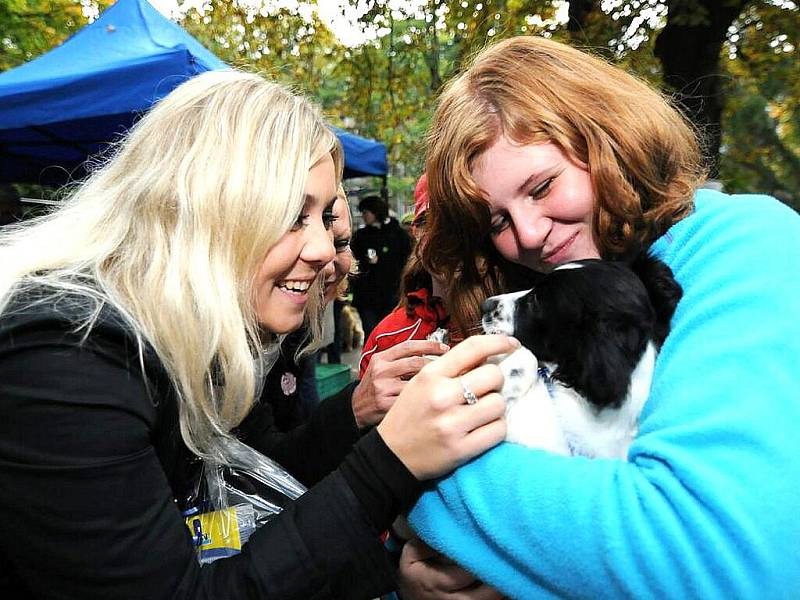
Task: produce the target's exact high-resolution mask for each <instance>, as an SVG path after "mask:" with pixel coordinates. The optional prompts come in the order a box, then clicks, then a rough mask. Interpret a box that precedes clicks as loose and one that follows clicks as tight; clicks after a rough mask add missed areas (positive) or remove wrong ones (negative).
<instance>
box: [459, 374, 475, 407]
mask: <svg viewBox="0 0 800 600" xmlns="http://www.w3.org/2000/svg"><path fill="white" fill-rule="evenodd" d="M458 382H459V383H460V384H461V389H462V390H464V392H463V393H462V394H461V395H462V396H464V400H465V401H466V402H467V404H469V405H470V406H471V405H473V404H475V403H476V402H477V401H478V397H477V396H476V395H475V392H473V391H472V390H471V389H469V388H468V387H467V386H466V384H465V383H464V380H463V379H461V378H460V377H459V379H458Z"/></svg>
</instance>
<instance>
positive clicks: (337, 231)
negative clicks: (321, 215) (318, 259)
mask: <svg viewBox="0 0 800 600" xmlns="http://www.w3.org/2000/svg"><path fill="white" fill-rule="evenodd" d="M333 215H334V218H335V219H336V220H335V221H334V222H333V226H332V230H333V246H334V248H335V249H336V256H335V257H334V259H333V263H331V264H330V265H328V266H327V267H326V268H325V270H326V276H325V302H326V303H327V302H330V301H331V300H333V299H334V298H336V292H337V290H338V289H339V284H340V283H341V282H342V280H343V279H344V278H345V277H346V276H347V274H348V273H349V272H350V267H351V266H352V265H353V253H352V252H351V250H350V237H351V235H352V230H351V226H350V207H349V206H348V204H347V200H346V199H345V197H344V194H343V193H340V194H339V195H338V196H337V197H336V203H335V204H334V205H333Z"/></svg>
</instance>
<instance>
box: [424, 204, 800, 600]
mask: <svg viewBox="0 0 800 600" xmlns="http://www.w3.org/2000/svg"><path fill="white" fill-rule="evenodd" d="M695 199H696V207H695V210H694V212H693V213H692V215H690V216H689V217H687V218H686V219H684V220H683V221H681V222H679V223H678V224H676V225H675V226H673V227H672V228H671V229H670V230H669V231H668V232H667V234H666V235H664V236H663V237H661V238H660V239H658V240H657V241H656V242H655V244H654V245H653V247H652V250H653V252H654V254H655V255H656V256H658V257H660V258H661V259H662V260H664V261H665V262H666V263H667V264H668V265H669V266H670V267H671V268H672V270H673V272H674V273H675V277H676V279H677V280H678V281H679V282H680V284H681V285H682V286H683V292H684V295H683V298H682V300H681V301H680V303H679V305H678V308H677V310H676V312H675V315H674V317H673V320H672V330H671V333H670V335H669V337H668V338H667V340H666V342H665V344H664V346H663V348H662V351H661V353H660V354H659V357H658V360H657V363H656V370H655V374H654V379H653V385H652V389H651V392H650V396H649V398H648V400H647V403H646V405H645V407H644V410H643V413H642V415H641V419H640V430H639V435H638V437H637V438H636V440H634V442H633V444H632V445H631V447H630V452H629V459H628V461H627V462H624V461H620V460H604V459H596V460H590V459H586V458H580V457H564V456H556V455H553V454H548V453H546V452H544V451H541V450H535V449H529V448H525V447H522V446H518V445H515V444H509V443H502V444H500V445H499V446H497V447H496V448H494V449H492V450H491V451H489V452H487V453H485V454H484V455H482V456H480V457H479V458H477V459H475V460H473V461H472V462H470V463H468V464H466V465H464V466H462V467H461V468H459V469H458V470H457V471H456V472H455V473H454V474H452V475H450V476H449V477H447V478H445V479H443V480H441V481H439V482H437V484H436V485H435V487H434V488H433V489H430V490H429V491H427V492H426V493H424V494H423V496H422V497H421V499H420V500H419V502H418V503H417V505H416V506H415V507H414V508H413V510H412V511H411V514H410V522H411V524H412V526H413V527H414V528H415V529H416V530H417V532H418V533H419V534H420V536H421V537H422V538H423V539H424V540H425V541H426V542H428V543H429V544H430V545H431V546H433V547H434V548H436V549H438V550H440V551H441V552H443V553H444V554H446V555H448V556H451V557H453V558H454V559H455V560H456V561H457V562H459V563H460V564H462V565H464V566H465V567H466V568H467V569H468V570H469V571H471V572H473V573H475V574H476V575H477V576H478V577H479V578H480V579H481V580H483V581H485V582H487V583H489V584H491V585H493V586H495V587H497V588H499V589H500V590H501V591H502V592H504V593H505V594H507V595H508V596H510V597H511V598H519V599H525V600H528V599H533V598H591V599H597V598H681V599H683V598H703V599H712V598H713V599H715V598H720V599H722V598H725V599H729V598H765V599H767V598H769V599H773V598H775V599H777V598H790V597H793V598H796V597H798V594H800V216H798V215H797V214H796V213H795V212H793V211H792V210H791V209H789V208H788V207H786V206H784V205H782V204H780V203H779V202H777V201H776V200H774V199H772V198H769V197H767V196H755V195H741V196H729V195H725V194H721V193H719V192H714V191H710V190H700V191H698V192H697V195H696V198H695Z"/></svg>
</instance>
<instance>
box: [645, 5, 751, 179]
mask: <svg viewBox="0 0 800 600" xmlns="http://www.w3.org/2000/svg"><path fill="white" fill-rule="evenodd" d="M749 1H750V0H725V1H722V2H720V1H719V0H694V1H691V2H686V1H685V0H671V1H670V2H668V5H669V13H668V15H667V24H666V26H665V27H664V29H662V30H661V33H659V35H658V38H656V44H655V55H656V57H657V58H658V59H659V60H660V61H661V66H662V68H663V73H664V83H665V84H667V85H668V86H669V87H670V88H672V90H674V91H675V92H676V93H677V97H676V99H677V100H678V102H679V103H680V105H681V106H682V108H683V109H684V111H685V114H686V116H687V117H688V118H689V119H690V120H691V121H692V122H693V123H694V124H695V125H696V126H697V128H698V130H699V132H700V136H701V139H702V140H703V142H704V153H705V156H706V159H707V161H708V167H709V172H710V175H711V177H716V176H717V174H718V171H719V148H720V140H721V121H722V110H723V108H724V106H725V96H724V94H723V91H722V81H723V79H722V73H721V65H720V53H721V51H722V44H723V42H724V41H725V35H726V32H727V31H728V27H730V25H731V23H732V22H733V20H734V19H735V18H736V17H738V16H739V15H740V14H741V12H742V9H743V8H744V6H745V5H746V4H748V2H749Z"/></svg>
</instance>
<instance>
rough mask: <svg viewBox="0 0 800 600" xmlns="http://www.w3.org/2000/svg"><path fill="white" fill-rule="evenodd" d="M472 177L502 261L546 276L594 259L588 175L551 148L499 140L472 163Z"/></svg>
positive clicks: (591, 193)
mask: <svg viewBox="0 0 800 600" xmlns="http://www.w3.org/2000/svg"><path fill="white" fill-rule="evenodd" d="M472 176H473V177H474V179H475V182H476V183H477V184H478V185H479V186H480V187H481V189H483V191H484V192H485V193H486V197H487V200H488V202H489V208H490V210H491V215H492V217H491V219H492V231H491V237H492V241H493V243H494V245H495V247H496V248H497V250H498V251H499V252H500V254H502V255H503V256H504V257H505V258H507V259H508V260H510V261H512V262H515V263H518V264H521V265H524V266H526V267H528V268H530V269H534V270H535V271H539V272H542V273H546V272H549V271H551V270H552V269H553V268H554V267H556V266H558V265H560V264H563V263H565V262H569V261H573V260H579V259H583V258H600V252H599V251H598V249H597V246H596V244H595V242H594V238H593V235H592V215H593V210H594V205H595V196H594V191H593V190H592V182H591V178H590V177H589V172H588V170H587V169H586V168H585V166H583V165H578V164H576V163H573V162H572V161H570V160H569V159H568V158H567V156H566V155H565V154H564V153H563V152H562V151H561V150H560V149H559V148H558V146H556V145H555V144H552V143H537V144H528V145H522V144H517V143H514V142H512V141H510V140H509V139H508V138H507V137H505V136H501V137H499V138H498V139H497V141H495V142H494V144H493V145H492V146H490V147H489V149H488V150H486V152H484V153H483V154H482V155H481V156H480V157H479V158H478V160H477V161H476V163H475V167H474V168H473V169H472Z"/></svg>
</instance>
